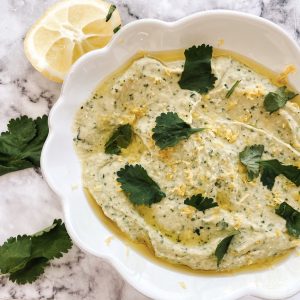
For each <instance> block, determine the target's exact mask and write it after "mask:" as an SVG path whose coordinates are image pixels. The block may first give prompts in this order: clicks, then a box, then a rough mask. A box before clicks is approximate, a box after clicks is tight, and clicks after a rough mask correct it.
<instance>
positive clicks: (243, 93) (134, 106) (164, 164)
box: [74, 47, 300, 270]
mask: <svg viewBox="0 0 300 300" xmlns="http://www.w3.org/2000/svg"><path fill="white" fill-rule="evenodd" d="M197 49H201V51H204V50H205V47H198V48H196V47H195V48H193V57H192V58H193V60H194V61H195V62H196V64H198V65H199V66H202V67H203V66H204V67H205V68H206V69H207V70H208V72H209V74H203V73H202V72H199V70H198V69H197V71H196V73H195V74H192V75H191V74H190V73H185V74H184V78H181V76H182V72H183V68H185V71H186V72H189V70H193V67H194V66H195V65H193V63H194V62H192V63H191V62H189V64H188V63H187V61H182V60H181V61H172V62H161V61H160V60H157V59H154V58H150V57H143V58H140V59H137V60H135V61H134V62H133V63H132V64H131V65H130V66H129V67H128V68H127V69H126V70H125V71H122V72H119V73H118V74H115V75H114V76H113V77H111V78H109V79H108V80H106V81H105V83H103V84H102V85H101V86H100V87H99V88H98V89H97V91H96V92H95V93H94V95H93V97H92V98H91V99H90V100H88V101H87V102H86V103H85V104H84V105H83V106H82V107H81V109H80V110H79V112H78V114H77V116H76V122H75V129H76V138H75V139H74V140H75V146H76V149H77V152H78V154H79V156H80V158H81V161H82V165H83V182H84V186H85V187H86V188H87V189H88V190H89V191H90V193H91V194H92V195H93V197H94V198H95V199H96V201H97V202H98V204H99V205H100V206H101V208H102V210H103V212H104V213H105V215H106V216H108V217H109V218H110V219H112V220H113V221H114V222H115V223H116V224H117V226H118V227H119V228H120V229H121V230H122V231H123V232H125V233H126V234H128V236H129V237H130V238H131V239H132V240H134V241H137V242H143V243H146V244H147V245H149V246H150V247H152V248H153V250H154V252H155V254H156V256H158V257H161V258H164V259H165V260H168V261H170V262H173V263H178V264H184V265H187V266H189V267H191V268H193V269H202V270H231V269H235V268H238V267H241V266H245V265H249V264H253V263H256V262H259V261H262V260H264V259H267V258H270V257H275V256H277V255H279V254H282V253H284V252H285V251H287V250H288V249H291V248H293V247H295V246H297V245H298V244H299V240H298V239H297V238H298V236H299V234H300V232H299V231H300V225H299V224H300V221H299V220H300V218H299V213H298V212H299V211H300V203H299V201H300V195H299V187H298V186H297V185H298V181H297V180H298V177H297V176H298V173H297V172H298V170H299V169H298V168H299V167H300V153H299V151H300V131H299V123H300V121H299V119H300V117H299V115H300V109H299V106H298V104H297V102H296V101H295V99H291V97H289V98H287V99H286V100H287V101H285V99H283V100H282V99H281V98H280V99H279V98H278V97H277V96H276V95H275V94H274V93H276V92H277V91H278V87H277V86H275V85H273V84H272V83H271V82H270V80H269V79H268V78H266V77H264V76H262V75H259V74H258V73H256V72H255V71H254V70H251V69H249V68H248V67H247V66H245V65H244V64H242V63H240V62H239V61H237V60H235V59H232V58H230V57H225V56H219V57H213V58H212V59H211V60H210V56H209V55H208V56H207V57H205V59H204V60H202V59H201V57H200V58H199V57H197V55H198V54H197V53H196V54H195V53H194V51H196V50H197ZM187 54H188V53H187ZM187 59H188V58H187ZM194 69H195V68H194ZM195 70H196V69H195ZM197 76H198V77H199V78H200V79H201V78H202V80H204V79H203V78H207V82H208V85H207V86H206V87H205V85H204V86H203V84H200V85H198V83H197ZM179 82H180V84H181V85H184V87H183V88H182V87H180V84H179ZM189 85H190V86H192V87H193V90H189ZM269 93H273V94H271V95H272V98H271V97H270V96H269V97H268V98H267V101H268V103H267V104H268V105H269V106H271V105H273V106H274V105H275V107H276V111H275V109H273V108H272V113H271V114H270V111H271V109H268V110H267V109H266V108H265V107H264V106H266V101H265V97H266V95H268V94H269ZM269 95H270V94H269ZM280 97H283V96H281V95H280ZM273 99H274V100H275V101H277V102H278V101H279V100H280V103H279V102H278V103H277V104H276V103H275V104H273V103H271V101H273ZM278 99H279V100H278ZM264 102H265V105H264ZM273 106H272V107H273ZM125 125H126V126H127V127H129V126H130V128H131V134H130V136H129V134H126V133H123V131H122V132H121V129H123V128H124V127H122V126H125ZM120 128H121V129H120ZM155 134H156V135H155ZM129 137H130V139H129ZM107 145H113V147H114V148H113V151H110V153H107V152H108V151H107V150H106V151H105V148H107V147H108V146H107ZM257 149H258V150H259V151H258V150H257ZM250 150H251V151H250ZM255 151H256V152H258V153H256V152H255ZM105 152H106V153H105ZM240 153H242V154H240ZM261 160H263V161H264V162H261ZM274 160H278V163H277V161H276V162H275V163H274ZM266 161H267V162H268V163H266ZM270 161H272V162H273V164H271V163H270ZM282 165H284V166H289V167H290V168H292V171H293V172H295V173H293V174H290V173H289V172H290V169H288V170H287V169H285V168H286V167H282ZM291 166H292V167H291ZM276 167H278V168H281V170H280V172H281V173H280V172H279V171H278V172H279V173H278V172H277V170H275V171H274V168H276ZM286 170H287V171H286ZM248 172H250V173H249V174H250V175H249V174H248ZM251 172H252V173H251ZM272 172H273V173H272ZM274 172H275V173H274ZM284 172H286V173H284ZM277 173H278V174H277ZM274 174H275V175H274ZM282 174H283V175H282ZM284 174H285V175H287V176H285V175H284ZM272 176H273V177H272ZM274 176H275V177H274ZM270 178H271V179H270ZM289 178H290V179H292V180H293V181H291V180H289ZM270 180H271V183H270ZM287 209H288V210H287ZM298 221H299V222H298ZM298 223H299V224H298ZM291 233H292V234H291Z"/></svg>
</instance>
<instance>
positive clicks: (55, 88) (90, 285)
mask: <svg viewBox="0 0 300 300" xmlns="http://www.w3.org/2000/svg"><path fill="white" fill-rule="evenodd" d="M54 2H55V0H42V1H41V0H1V9H0V131H3V130H5V129H6V125H7V122H8V121H9V120H10V119H11V118H14V117H18V116H20V115H28V116H30V117H34V118H35V117H37V116H40V115H43V114H48V113H49V110H50V109H51V107H52V105H53V104H54V103H55V101H56V99H57V98H58V95H59V93H60V88H61V85H60V84H56V83H53V82H50V81H49V80H47V79H46V78H44V77H42V76H41V75H40V74H39V73H38V72H36V71H35V70H34V69H33V68H32V67H31V65H30V64H29V62H28V61H27V59H26V58H25V56H24V52H23V40H24V36H25V33H26V31H27V30H28V28H29V27H30V26H31V24H32V23H33V22H34V21H35V20H36V19H37V18H38V17H39V16H40V15H41V14H42V13H43V11H44V10H45V9H46V8H47V7H48V6H49V5H51V4H52V3H54ZM111 2H113V3H115V4H116V5H117V6H118V8H119V10H120V13H121V16H122V19H123V23H128V22H131V21H134V20H136V19H142V18H158V19H161V20H166V21H172V20H176V19H179V18H181V17H183V16H186V15H189V14H192V13H194V12H198V11H203V10H208V9H217V8H219V9H231V10H237V11H243V12H248V13H251V14H254V15H258V16H262V17H264V18H267V19H269V20H271V21H273V22H275V23H276V24H278V25H280V26H281V27H282V28H284V29H285V30H286V31H287V32H289V33H290V35H291V36H292V37H293V38H294V39H296V40H297V42H298V43H299V42H300V2H299V0H252V1H248V0H202V1H199V0H185V1H181V0H151V1H147V0H116V1H111ZM0 205H1V209H0V244H2V243H3V242H4V241H5V240H6V239H7V238H8V237H10V236H14V235H17V234H23V233H33V232H35V231H38V230H39V229H41V228H43V227H46V226H47V225H49V224H51V223H52V221H53V219H54V218H59V217H60V218H62V212H61V206H60V201H59V199H58V197H57V196H56V195H55V194H54V193H53V192H52V191H51V190H50V188H49V187H48V185H47V183H46V182H45V180H44V179H43V177H42V175H41V172H40V170H39V169H27V170H24V171H19V172H15V173H10V174H7V175H5V176H2V177H0ZM0 299H1V300H2V299H26V300H27V299H28V300H37V299H62V300H69V299H72V300H77V299H78V300H79V299H80V300H81V299H87V300H92V299H98V300H102V299H103V300H121V299H122V300H145V299H148V298H147V297H145V296H143V295H142V294H140V293H139V292H138V291H136V290H135V289H133V288H132V287H131V286H130V285H129V284H127V283H126V282H125V281H124V280H123V279H122V278H121V277H120V276H119V274H118V273H117V272H116V271H115V270H114V268H113V267H111V266H110V265H109V264H108V263H106V262H105V261H103V260H101V259H99V258H96V257H94V256H92V255H89V254H85V253H83V252H82V251H80V250H79V249H78V248H77V247H76V246H74V247H73V248H72V250H71V251H70V252H69V253H68V254H66V255H65V256H64V257H63V258H61V259H57V260H54V261H53V262H52V264H51V266H50V267H48V268H47V270H46V272H45V274H44V275H43V276H42V277H41V278H40V279H39V280H37V281H36V282H35V283H34V284H30V285H29V284H27V285H24V286H18V285H16V284H14V283H12V282H10V281H9V280H8V279H7V278H6V277H5V276H2V277H0ZM250 299H252V300H253V299H256V298H254V297H251V296H247V297H244V298H243V300H250ZM290 299H293V300H295V299H300V293H299V294H298V295H295V296H294V297H292V298H290Z"/></svg>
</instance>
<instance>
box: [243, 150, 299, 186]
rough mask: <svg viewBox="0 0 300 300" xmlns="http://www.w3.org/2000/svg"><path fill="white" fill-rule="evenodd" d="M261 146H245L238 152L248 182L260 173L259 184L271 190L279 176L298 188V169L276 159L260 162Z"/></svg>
mask: <svg viewBox="0 0 300 300" xmlns="http://www.w3.org/2000/svg"><path fill="white" fill-rule="evenodd" d="M263 152H264V146H263V145H252V146H247V147H245V149H244V150H243V151H242V152H240V154H239V158H240V161H241V163H242V164H243V165H244V166H245V167H246V168H247V172H248V178H249V180H250V181H251V180H253V179H254V178H256V177H258V176H259V174H260V173H261V178H260V180H261V182H262V184H263V185H264V186H266V187H267V188H268V189H269V190H272V188H273V186H274V184H275V179H276V177H277V176H279V175H283V176H285V177H286V178H287V179H288V180H290V181H291V182H293V183H294V184H295V185H296V186H300V169H299V168H298V167H296V166H293V165H284V164H283V163H282V162H280V161H279V160H277V159H270V160H262V159H261V157H262V154H263Z"/></svg>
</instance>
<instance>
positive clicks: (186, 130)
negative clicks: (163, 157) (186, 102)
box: [152, 112, 204, 149]
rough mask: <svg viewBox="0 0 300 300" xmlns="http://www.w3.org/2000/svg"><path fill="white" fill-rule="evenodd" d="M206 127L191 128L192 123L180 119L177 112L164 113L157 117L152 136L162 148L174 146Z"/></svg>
mask: <svg viewBox="0 0 300 300" xmlns="http://www.w3.org/2000/svg"><path fill="white" fill-rule="evenodd" d="M202 130H204V128H191V125H190V124H188V123H186V122H184V121H183V120H182V119H180V118H179V117H178V115H177V113H174V112H168V113H162V114H161V115H160V116H158V117H157V118H156V126H155V127H154V128H153V129H152V131H153V132H154V134H153V135H152V138H153V139H154V140H155V144H156V145H157V146H158V147H159V148H160V149H165V148H167V147H173V146H175V145H176V144H178V143H179V142H180V141H181V140H185V139H188V138H189V137H190V136H191V135H192V134H193V133H196V132H199V131H202Z"/></svg>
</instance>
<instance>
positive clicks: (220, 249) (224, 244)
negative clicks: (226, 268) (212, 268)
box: [215, 233, 236, 267]
mask: <svg viewBox="0 0 300 300" xmlns="http://www.w3.org/2000/svg"><path fill="white" fill-rule="evenodd" d="M235 235H236V233H234V234H231V235H229V236H227V237H226V238H224V239H223V240H221V241H220V242H219V244H218V246H217V248H216V250H215V256H216V257H217V266H218V267H219V266H220V263H221V261H222V259H223V257H224V256H225V254H226V253H227V251H228V248H229V246H230V243H231V242H232V239H233V237H234V236H235Z"/></svg>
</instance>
